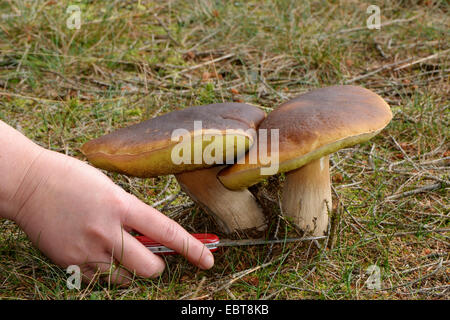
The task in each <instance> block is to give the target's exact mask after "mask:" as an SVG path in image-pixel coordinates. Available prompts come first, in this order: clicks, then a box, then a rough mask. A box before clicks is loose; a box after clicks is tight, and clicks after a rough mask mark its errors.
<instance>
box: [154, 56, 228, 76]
mask: <svg viewBox="0 0 450 320" xmlns="http://www.w3.org/2000/svg"><path fill="white" fill-rule="evenodd" d="M234 55H235V54H234V53H229V54H226V55H224V56H222V57H219V58H216V59H213V60H209V61H205V62H203V63H200V64H197V65H195V66H192V67H189V68H186V69H183V70H180V71H178V72H175V73H174V74H170V75H167V76H165V77H164V78H163V79H168V78H170V77H172V76H174V75H179V74H181V73H185V72H189V71H192V70H196V69H199V68H201V67H204V66H207V65H208V64H211V63H215V62H219V61H222V60H225V59H228V58H231V57H233V56H234Z"/></svg>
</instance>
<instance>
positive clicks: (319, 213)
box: [218, 85, 392, 235]
mask: <svg viewBox="0 0 450 320" xmlns="http://www.w3.org/2000/svg"><path fill="white" fill-rule="evenodd" d="M391 118H392V113H391V110H390V108H389V105H388V104H387V103H386V102H385V101H384V100H383V99H382V98H381V97H380V96H378V95H377V94H376V93H374V92H372V91H370V90H367V89H364V88H362V87H357V86H349V85H345V86H332V87H326V88H322V89H317V90H313V91H310V92H308V93H305V94H302V95H300V96H298V97H296V98H294V99H292V100H290V101H288V102H286V103H284V104H282V105H281V106H279V107H278V108H277V109H275V110H274V111H272V112H271V113H270V114H269V115H268V116H267V118H266V119H265V120H264V121H263V122H262V123H261V125H260V127H259V128H260V129H267V130H270V129H279V146H278V152H276V151H275V153H277V154H276V157H274V155H273V154H271V159H274V158H275V159H278V163H277V164H278V171H277V173H283V172H285V173H286V180H285V182H284V186H283V196H282V211H283V213H284V214H285V215H286V216H287V217H290V218H291V219H292V220H293V222H294V223H295V224H296V225H297V226H298V227H300V228H301V229H302V230H303V231H305V232H307V233H311V234H313V235H323V234H324V233H326V232H327V229H328V227H327V226H328V211H329V210H331V208H332V203H331V185H330V174H329V158H328V155H329V154H331V153H333V152H336V151H338V150H339V149H342V148H346V147H349V146H352V145H355V144H358V143H361V142H364V141H367V140H369V139H370V138H372V137H373V136H375V135H376V134H378V133H379V132H380V131H381V130H382V129H383V128H384V127H385V126H386V125H387V124H388V123H389V121H390V120H391ZM268 140H269V141H270V139H268ZM270 145H271V143H269V144H268V149H269V150H270ZM268 153H269V154H270V151H268ZM258 160H259V159H258ZM265 166H267V164H264V165H263V164H261V162H260V161H258V163H253V164H252V163H249V161H248V154H247V156H246V158H245V163H244V164H239V163H238V164H234V165H233V166H230V167H228V168H225V169H223V170H222V171H221V172H219V174H218V178H219V180H220V181H221V182H222V184H223V185H224V186H225V187H227V188H229V189H230V190H237V189H240V188H246V187H249V186H251V185H254V184H255V183H257V182H259V181H262V180H264V179H265V177H266V176H265V175H264V174H262V173H261V170H260V169H261V168H263V167H265Z"/></svg>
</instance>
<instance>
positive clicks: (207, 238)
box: [136, 233, 219, 255]
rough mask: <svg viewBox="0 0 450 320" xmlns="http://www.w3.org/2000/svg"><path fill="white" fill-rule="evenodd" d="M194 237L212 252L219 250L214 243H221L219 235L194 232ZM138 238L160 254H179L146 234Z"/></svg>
mask: <svg viewBox="0 0 450 320" xmlns="http://www.w3.org/2000/svg"><path fill="white" fill-rule="evenodd" d="M191 235H192V236H193V237H194V238H196V239H197V240H199V241H200V242H201V243H203V244H204V245H206V246H207V248H208V249H209V250H210V251H211V252H215V251H217V247H214V244H218V243H219V237H218V236H216V235H215V234H211V233H192V234H191ZM136 239H137V240H138V241H139V242H140V243H142V244H143V245H144V246H145V247H147V248H148V249H149V250H150V251H152V252H153V253H155V254H158V255H172V254H178V253H177V252H176V251H174V250H172V249H170V248H168V247H166V246H164V245H163V244H161V243H159V242H157V241H154V240H152V239H150V238H148V237H146V236H137V237H136Z"/></svg>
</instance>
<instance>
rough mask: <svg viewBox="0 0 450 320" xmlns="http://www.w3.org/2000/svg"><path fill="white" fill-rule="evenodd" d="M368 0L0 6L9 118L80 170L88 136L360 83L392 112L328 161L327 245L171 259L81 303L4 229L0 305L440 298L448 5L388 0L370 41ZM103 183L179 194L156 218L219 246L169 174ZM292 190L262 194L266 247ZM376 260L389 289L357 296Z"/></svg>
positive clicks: (280, 231)
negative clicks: (71, 24) (228, 104)
mask: <svg viewBox="0 0 450 320" xmlns="http://www.w3.org/2000/svg"><path fill="white" fill-rule="evenodd" d="M70 4H77V5H78V6H79V7H80V9H81V18H82V25H81V28H80V29H78V30H77V29H73V30H71V29H68V28H67V26H66V19H67V18H68V17H69V14H67V13H66V9H67V7H68V5H70ZM370 4H371V3H370V1H350V0H349V1H301V2H300V1H274V2H272V1H248V2H247V1H245V2H244V1H227V2H221V1H212V0H196V1H186V2H184V1H144V0H141V1H137V2H133V1H114V2H112V1H111V2H108V1H96V2H92V1H77V2H75V1H73V3H72V2H68V1H33V2H30V1H24V0H17V1H14V2H11V1H2V2H0V8H1V12H2V22H1V24H0V119H1V120H3V121H5V122H6V123H8V124H10V125H12V126H13V127H15V128H17V129H19V130H20V131H22V132H23V133H24V134H25V135H26V136H28V137H29V138H31V139H32V140H33V141H35V142H36V143H38V144H40V145H42V146H44V147H47V148H50V149H52V150H55V151H58V152H62V153H66V154H68V155H71V156H74V157H78V158H80V159H84V158H83V157H82V155H81V153H80V152H79V147H80V146H81V145H82V144H83V143H84V142H86V141H88V140H89V139H92V138H94V137H97V136H100V135H102V134H104V133H107V132H110V131H112V130H114V129H116V128H119V127H124V126H127V125H130V124H132V123H136V122H139V121H142V120H144V119H147V118H150V117H154V116H157V115H160V114H163V113H166V112H169V111H171V110H177V109H183V108H186V107H189V106H193V105H200V104H208V103H214V102H222V101H244V102H248V103H252V104H256V105H259V106H261V108H263V109H264V110H265V111H266V112H270V111H271V110H272V109H273V108H275V107H276V106H277V105H279V104H281V103H282V102H284V101H286V100H287V99H289V98H291V97H294V96H296V95H298V94H300V93H303V92H306V91H308V90H311V89H314V88H320V87H324V86H327V85H334V84H345V83H351V84H356V85H361V86H364V87H366V88H368V89H371V90H373V91H375V92H377V93H378V94H380V95H381V96H382V97H383V98H385V100H386V101H387V102H388V103H389V104H390V105H391V108H392V111H393V113H394V118H393V120H392V122H391V123H390V125H389V126H388V127H387V128H386V129H385V130H383V131H382V133H381V134H379V135H378V136H376V137H375V138H374V139H372V140H371V141H370V142H368V143H365V144H362V145H358V146H355V147H353V148H348V149H344V150H341V151H339V152H337V153H335V154H334V155H332V156H331V167H332V180H333V186H334V189H335V190H334V191H335V192H334V193H333V212H334V215H335V217H336V219H335V220H334V223H333V236H332V237H330V238H329V239H328V240H329V241H328V242H329V246H328V247H327V248H325V249H324V243H323V242H320V243H319V242H316V243H314V242H309V243H299V244H289V245H286V246H281V245H274V246H273V247H270V246H258V247H257V246H254V247H242V248H240V247H235V248H229V249H226V250H222V251H220V252H218V253H216V254H215V259H216V265H215V266H214V267H213V268H212V269H211V270H209V271H201V270H198V269H197V268H195V267H194V266H192V265H190V264H189V263H187V262H185V261H184V260H183V259H182V258H180V257H169V258H167V269H166V272H165V273H164V274H163V275H162V276H161V277H160V278H158V279H155V280H145V279H139V278H137V279H135V281H133V283H132V285H131V286H130V287H128V288H120V287H115V286H113V285H110V284H101V283H97V282H94V283H91V284H89V285H83V287H82V288H81V290H80V291H77V290H68V289H67V287H66V279H67V276H68V275H67V274H66V273H65V270H63V269H61V268H59V267H58V266H55V265H54V264H52V263H51V262H50V261H48V260H47V259H46V258H45V257H44V256H43V255H42V254H41V253H40V252H39V251H37V250H36V249H34V248H33V247H32V246H31V244H30V242H29V241H28V240H27V238H26V236H25V235H24V234H23V233H22V232H21V231H20V229H18V228H17V226H16V225H15V224H13V223H12V222H10V221H6V220H2V221H0V224H1V230H2V231H1V233H0V298H2V299H12V298H18V299H178V298H182V297H188V298H197V299H211V298H212V299H235V298H236V299H266V298H269V299H303V298H309V299H448V298H449V285H448V284H449V280H450V277H449V245H450V243H449V202H448V198H449V197H448V181H449V180H448V173H449V155H450V154H449V141H448V137H449V129H448V128H449V115H450V112H449V99H448V97H449V96H450V94H449V88H450V86H449V59H448V57H449V51H448V50H449V48H448V43H449V30H450V28H449V19H448V14H449V6H448V3H447V2H446V1H439V0H427V1H414V0H408V1H406V0H405V1H396V2H395V4H394V2H392V1H387V0H386V1H378V5H379V7H380V9H381V23H382V26H381V29H380V30H369V29H367V28H365V22H366V20H367V18H368V14H367V13H366V9H367V7H368V6H369V5H370ZM8 14H10V15H9V16H8ZM155 15H156V17H155ZM402 61H404V62H402ZM109 176H110V177H111V178H112V179H113V180H114V181H115V182H116V183H117V184H119V185H120V186H122V187H123V188H124V189H126V190H127V191H128V192H131V193H133V194H135V195H136V196H137V197H139V198H140V199H142V200H143V201H145V202H146V203H148V204H152V203H155V202H157V201H160V200H162V199H164V198H166V197H167V196H169V195H172V194H175V195H177V196H176V198H175V199H174V200H173V201H172V202H164V203H162V204H161V205H159V206H158V209H159V210H161V211H162V212H164V213H166V214H167V215H169V216H170V217H172V218H173V219H175V220H176V221H178V222H179V223H180V224H182V225H183V226H184V227H185V228H186V229H187V230H188V231H190V232H204V231H213V232H216V233H218V229H217V226H216V225H215V223H214V221H213V220H212V219H211V218H210V217H208V216H207V215H206V214H205V213H204V212H202V211H201V210H200V209H199V208H198V207H196V206H195V205H194V204H193V203H192V202H191V200H190V199H189V198H188V197H187V196H186V195H184V194H183V193H181V192H180V190H179V187H178V185H177V183H176V181H175V179H173V177H160V178H155V179H135V178H128V177H125V176H121V175H118V174H109ZM282 183H283V177H276V178H273V179H271V180H270V183H268V182H266V183H262V184H261V185H258V186H257V187H255V188H252V191H253V192H254V193H255V194H256V195H257V197H258V199H259V200H260V202H261V203H262V204H263V206H264V208H265V210H266V213H267V214H269V215H270V217H271V226H270V230H269V231H268V234H267V236H268V237H275V236H278V237H283V236H285V235H292V228H291V227H290V226H289V223H287V222H286V221H285V220H283V219H281V218H279V214H280V208H279V205H278V203H279V201H278V196H279V186H280V185H281V184H282ZM240 236H243V235H240ZM244 236H245V235H244ZM236 237H237V235H236ZM372 265H375V266H377V267H378V268H379V269H378V270H379V272H380V276H381V288H382V290H378V291H377V290H372V289H370V288H368V286H367V285H366V284H365V282H366V281H367V279H368V277H369V274H368V273H367V269H368V268H369V267H370V266H372ZM371 268H373V267H371Z"/></svg>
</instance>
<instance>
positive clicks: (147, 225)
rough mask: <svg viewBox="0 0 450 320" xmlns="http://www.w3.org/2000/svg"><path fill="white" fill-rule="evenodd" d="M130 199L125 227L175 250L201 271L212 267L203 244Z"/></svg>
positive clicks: (154, 210) (211, 258)
mask: <svg viewBox="0 0 450 320" xmlns="http://www.w3.org/2000/svg"><path fill="white" fill-rule="evenodd" d="M131 198H132V199H131V204H130V209H129V210H128V215H127V217H126V221H125V225H126V226H128V227H131V228H133V229H135V230H136V231H138V232H140V233H142V234H143V235H145V236H147V237H149V238H151V239H153V240H155V241H158V242H160V243H161V244H163V245H165V246H166V247H168V248H171V249H173V250H175V251H176V252H178V253H180V254H181V255H183V256H184V257H186V259H188V260H189V261H190V262H191V263H193V264H195V265H197V266H198V267H200V268H202V269H209V268H211V267H212V266H213V265H214V257H213V255H212V253H211V251H209V249H208V248H206V247H205V245H204V244H203V243H201V242H200V241H199V240H197V239H196V238H194V237H193V236H192V235H191V234H189V233H188V232H187V231H186V230H185V229H184V228H183V227H181V226H180V225H179V224H178V223H176V222H175V221H173V220H172V219H170V218H169V217H167V216H165V215H164V214H162V213H161V212H159V211H158V210H156V209H154V208H152V207H150V206H148V205H146V204H145V203H143V202H142V201H140V200H139V199H137V198H136V197H134V196H131Z"/></svg>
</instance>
